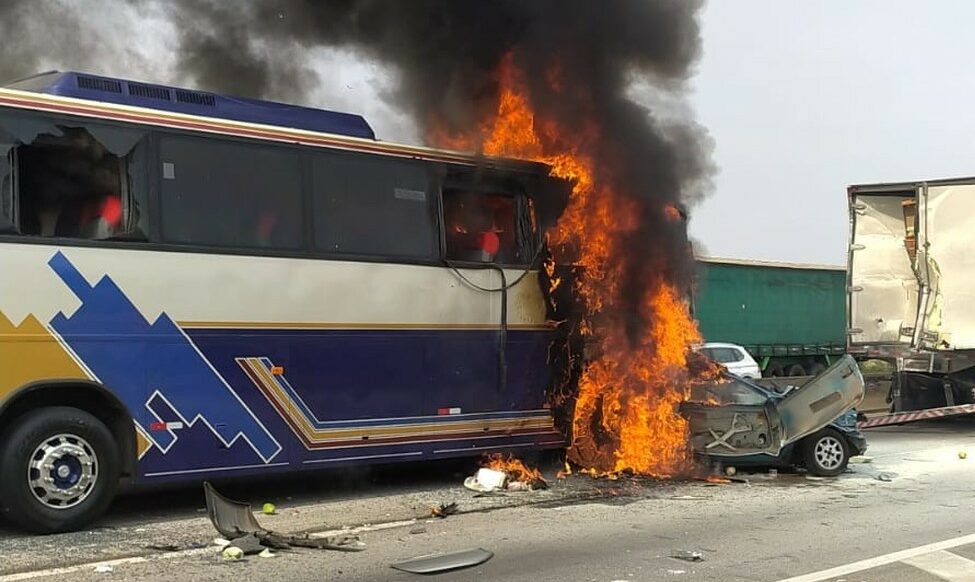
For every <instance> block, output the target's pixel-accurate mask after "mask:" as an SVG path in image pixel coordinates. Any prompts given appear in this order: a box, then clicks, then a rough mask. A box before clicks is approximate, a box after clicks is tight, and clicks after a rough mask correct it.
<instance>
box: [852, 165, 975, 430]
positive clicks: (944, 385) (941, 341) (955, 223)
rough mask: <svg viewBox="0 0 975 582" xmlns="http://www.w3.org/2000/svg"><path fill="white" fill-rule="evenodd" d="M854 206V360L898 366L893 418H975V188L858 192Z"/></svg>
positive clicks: (862, 188) (949, 183) (885, 187)
mask: <svg viewBox="0 0 975 582" xmlns="http://www.w3.org/2000/svg"><path fill="white" fill-rule="evenodd" d="M848 199H849V212H850V242H849V272H850V283H849V287H848V289H849V296H848V301H849V319H848V326H849V329H848V333H849V351H850V352H851V353H855V354H857V355H858V356H860V357H869V358H883V359H887V360H889V361H891V362H893V363H894V364H895V365H896V373H895V374H894V378H893V386H892V387H891V391H890V400H891V404H892V412H894V413H901V412H906V411H917V410H925V411H934V412H937V413H938V414H939V415H941V416H947V415H949V414H956V413H958V414H962V413H965V414H967V413H969V412H971V411H972V408H973V405H975V292H973V291H972V289H973V284H975V253H973V252H972V240H973V238H975V234H973V233H975V178H964V179H946V180H926V181H917V182H902V183H891V184H867V185H858V186H850V187H849V189H848ZM934 412H932V414H931V415H929V416H932V415H934ZM917 417H919V416H918V415H914V416H911V418H917ZM926 417H927V416H926ZM894 420H900V417H896V418H895V419H894Z"/></svg>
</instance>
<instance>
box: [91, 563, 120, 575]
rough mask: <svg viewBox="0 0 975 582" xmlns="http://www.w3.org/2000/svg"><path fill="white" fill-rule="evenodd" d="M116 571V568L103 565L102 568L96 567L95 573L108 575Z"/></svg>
mask: <svg viewBox="0 0 975 582" xmlns="http://www.w3.org/2000/svg"><path fill="white" fill-rule="evenodd" d="M114 571H115V568H113V567H111V566H108V565H105V564H103V565H101V566H95V573H96V574H108V573H110V572H114Z"/></svg>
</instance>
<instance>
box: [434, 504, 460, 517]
mask: <svg viewBox="0 0 975 582" xmlns="http://www.w3.org/2000/svg"><path fill="white" fill-rule="evenodd" d="M457 511H458V508H457V504H456V503H454V502H451V503H441V504H440V505H438V506H436V507H431V508H430V515H431V516H433V517H439V518H440V519H445V518H446V517H447V516H448V515H453V514H455V513H457Z"/></svg>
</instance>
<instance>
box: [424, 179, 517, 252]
mask: <svg viewBox="0 0 975 582" xmlns="http://www.w3.org/2000/svg"><path fill="white" fill-rule="evenodd" d="M516 206H517V205H516V201H515V198H514V197H512V196H503V195H497V194H484V193H481V192H470V191H466V190H444V192H443V213H444V228H445V231H446V242H447V259H449V260H453V261H475V262H482V263H500V264H512V263H521V262H524V258H523V257H521V255H522V254H524V253H521V252H519V244H518V238H519V237H518V236H517V234H516V225H517V223H516V221H515V216H516Z"/></svg>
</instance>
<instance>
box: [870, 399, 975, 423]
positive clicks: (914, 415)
mask: <svg viewBox="0 0 975 582" xmlns="http://www.w3.org/2000/svg"><path fill="white" fill-rule="evenodd" d="M972 413H975V404H958V405H956V406H942V407H941V408H929V409H927V410H909V411H906V412H895V413H893V414H884V415H882V416H875V417H873V418H868V419H866V420H862V421H860V422H858V423H857V428H872V427H877V426H889V425H892V424H903V423H905V422H913V421H915V420H926V419H929V418H942V417H945V416H955V415H959V414H972Z"/></svg>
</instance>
